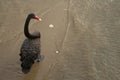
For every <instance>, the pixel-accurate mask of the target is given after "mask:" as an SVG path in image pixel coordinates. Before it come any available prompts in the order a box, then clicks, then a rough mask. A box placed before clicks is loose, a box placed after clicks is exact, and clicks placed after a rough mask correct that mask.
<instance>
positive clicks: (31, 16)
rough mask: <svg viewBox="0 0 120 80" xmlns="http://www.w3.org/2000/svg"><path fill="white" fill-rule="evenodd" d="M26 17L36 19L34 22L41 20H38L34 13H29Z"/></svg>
mask: <svg viewBox="0 0 120 80" xmlns="http://www.w3.org/2000/svg"><path fill="white" fill-rule="evenodd" d="M28 16H29V17H30V18H32V19H36V20H39V21H42V19H41V18H39V17H38V16H36V15H35V14H34V13H30V14H29V15H28Z"/></svg>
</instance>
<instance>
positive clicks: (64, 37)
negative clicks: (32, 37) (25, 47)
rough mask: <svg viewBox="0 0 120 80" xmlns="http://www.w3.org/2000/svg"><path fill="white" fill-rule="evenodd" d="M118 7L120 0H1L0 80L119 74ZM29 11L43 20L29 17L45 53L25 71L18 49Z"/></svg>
mask: <svg viewBox="0 0 120 80" xmlns="http://www.w3.org/2000/svg"><path fill="white" fill-rule="evenodd" d="M119 7H120V1H119V0H104V1H101V0H89V1H83V0H52V2H51V1H49V0H46V1H45V0H34V1H33V0H29V1H17V0H12V1H9V0H4V1H0V10H1V12H0V54H1V56H0V80H120V67H119V66H120V54H119V52H120V32H119V30H120V27H119V26H120V14H119V13H120V8H119ZM31 12H33V13H35V14H36V15H38V16H40V17H41V18H42V20H43V21H42V22H38V21H36V20H32V21H31V23H30V31H31V33H32V32H34V31H35V30H38V31H40V32H41V35H42V37H41V46H42V47H41V50H42V51H41V54H42V55H44V56H45V59H44V60H43V61H42V62H40V63H35V64H34V65H33V66H32V68H31V71H30V72H29V73H28V74H24V73H22V71H21V67H20V61H19V52H20V47H21V45H22V43H23V41H24V39H25V36H24V34H23V27H24V23H25V19H26V16H27V15H28V14H29V13H31ZM50 24H53V25H54V28H50V27H49V25H50ZM56 51H59V53H56Z"/></svg>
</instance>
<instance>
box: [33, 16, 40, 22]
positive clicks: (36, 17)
mask: <svg viewBox="0 0 120 80" xmlns="http://www.w3.org/2000/svg"><path fill="white" fill-rule="evenodd" d="M34 18H35V19H37V20H39V21H42V19H41V18H39V17H38V16H35V17H34Z"/></svg>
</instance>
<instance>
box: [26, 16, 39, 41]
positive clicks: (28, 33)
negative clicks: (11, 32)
mask: <svg viewBox="0 0 120 80" xmlns="http://www.w3.org/2000/svg"><path fill="white" fill-rule="evenodd" d="M30 20H31V17H29V16H28V17H27V19H26V22H25V26H24V34H25V36H26V37H27V38H29V39H35V38H39V37H40V36H39V35H32V34H30V32H29V23H30Z"/></svg>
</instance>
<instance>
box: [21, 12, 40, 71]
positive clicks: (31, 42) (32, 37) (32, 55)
mask: <svg viewBox="0 0 120 80" xmlns="http://www.w3.org/2000/svg"><path fill="white" fill-rule="evenodd" d="M31 19H37V20H40V18H39V17H37V16H35V14H33V13H31V14H29V15H28V17H27V19H26V22H25V26H24V34H25V36H26V37H27V38H26V39H25V40H24V42H23V44H22V46H21V49H20V61H21V67H22V70H29V69H30V68H31V66H32V64H33V63H34V61H35V60H38V61H39V59H40V57H41V56H40V51H41V50H40V37H41V35H40V32H34V33H33V34H30V32H29V28H28V27H29V22H30V20H31Z"/></svg>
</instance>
